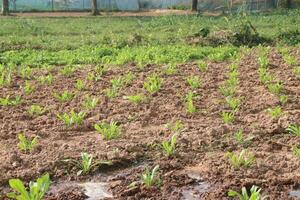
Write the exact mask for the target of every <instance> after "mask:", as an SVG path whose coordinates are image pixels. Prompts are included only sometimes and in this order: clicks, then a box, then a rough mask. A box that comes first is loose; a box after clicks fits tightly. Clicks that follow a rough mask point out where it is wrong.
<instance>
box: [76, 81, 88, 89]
mask: <svg viewBox="0 0 300 200" xmlns="http://www.w3.org/2000/svg"><path fill="white" fill-rule="evenodd" d="M75 88H76V89H77V90H79V91H83V90H85V88H86V84H85V83H84V82H83V80H81V79H78V80H77V81H76V83H75Z"/></svg>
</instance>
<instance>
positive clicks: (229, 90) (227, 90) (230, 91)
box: [219, 85, 236, 97]
mask: <svg viewBox="0 0 300 200" xmlns="http://www.w3.org/2000/svg"><path fill="white" fill-rule="evenodd" d="M219 91H220V93H221V94H222V95H223V96H225V97H229V96H233V95H234V94H235V91H236V88H235V87H232V86H227V85H221V86H220V87H219Z"/></svg>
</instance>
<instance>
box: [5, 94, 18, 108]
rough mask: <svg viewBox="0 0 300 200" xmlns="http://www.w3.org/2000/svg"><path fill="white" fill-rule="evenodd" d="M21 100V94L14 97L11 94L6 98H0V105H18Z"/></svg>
mask: <svg viewBox="0 0 300 200" xmlns="http://www.w3.org/2000/svg"><path fill="white" fill-rule="evenodd" d="M21 102H22V100H21V96H16V97H15V98H14V99H11V98H10V96H9V95H8V96H6V97H5V98H0V106H17V105H19V104H21Z"/></svg>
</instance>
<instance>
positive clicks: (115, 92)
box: [104, 88, 118, 99]
mask: <svg viewBox="0 0 300 200" xmlns="http://www.w3.org/2000/svg"><path fill="white" fill-rule="evenodd" d="M104 93H105V95H106V96H107V97H108V98H110V99H112V98H115V97H116V96H117V95H118V89H117V88H107V89H106V90H104Z"/></svg>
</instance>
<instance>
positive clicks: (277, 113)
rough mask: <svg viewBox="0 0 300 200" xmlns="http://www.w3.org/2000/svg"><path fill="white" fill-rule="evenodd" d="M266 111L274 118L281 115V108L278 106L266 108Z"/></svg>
mask: <svg viewBox="0 0 300 200" xmlns="http://www.w3.org/2000/svg"><path fill="white" fill-rule="evenodd" d="M267 112H268V113H269V114H270V115H271V117H272V118H274V119H277V118H279V117H280V116H281V115H282V110H281V107H280V106H276V107H275V108H268V109H267Z"/></svg>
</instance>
